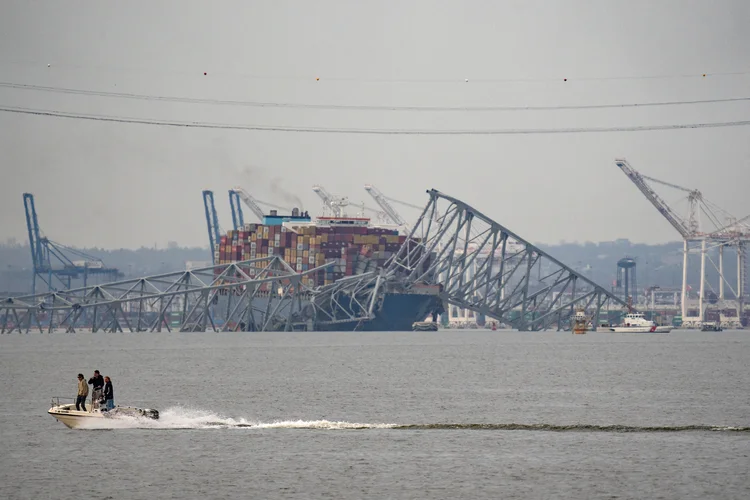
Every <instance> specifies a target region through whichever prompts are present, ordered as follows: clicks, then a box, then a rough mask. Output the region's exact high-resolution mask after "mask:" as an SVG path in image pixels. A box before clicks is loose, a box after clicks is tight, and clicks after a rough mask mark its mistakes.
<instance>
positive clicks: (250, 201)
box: [234, 186, 265, 222]
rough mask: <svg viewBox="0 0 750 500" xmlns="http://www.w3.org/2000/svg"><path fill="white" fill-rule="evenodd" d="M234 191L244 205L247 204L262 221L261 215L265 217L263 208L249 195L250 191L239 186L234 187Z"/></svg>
mask: <svg viewBox="0 0 750 500" xmlns="http://www.w3.org/2000/svg"><path fill="white" fill-rule="evenodd" d="M234 191H235V192H237V195H238V196H239V197H240V199H241V200H242V201H243V203H244V204H245V205H247V208H249V209H250V211H252V212H253V213H254V214H255V216H256V217H257V218H258V220H260V221H261V222H263V217H265V214H264V213H263V210H262V209H261V208H260V207H259V206H258V203H257V202H256V201H255V199H254V198H253V197H252V196H250V193H248V192H247V191H245V189H244V188H241V187H239V186H238V187H235V188H234Z"/></svg>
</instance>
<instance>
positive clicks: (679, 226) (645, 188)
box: [615, 158, 695, 239]
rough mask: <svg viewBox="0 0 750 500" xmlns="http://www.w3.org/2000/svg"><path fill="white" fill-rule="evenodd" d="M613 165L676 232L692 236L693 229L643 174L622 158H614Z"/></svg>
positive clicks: (688, 236) (686, 237)
mask: <svg viewBox="0 0 750 500" xmlns="http://www.w3.org/2000/svg"><path fill="white" fill-rule="evenodd" d="M615 165H617V166H618V167H619V168H620V170H622V172H623V173H624V174H625V175H627V176H628V178H629V179H630V180H631V181H632V182H633V184H635V186H636V187H637V188H638V189H639V190H640V191H641V193H643V195H644V196H645V197H646V198H647V199H648V201H650V202H651V204H652V205H654V206H655V207H656V209H657V210H658V211H659V213H661V214H662V215H663V216H664V218H665V219H667V221H668V222H669V223H670V224H671V225H672V227H674V228H675V229H676V230H677V232H679V233H680V235H682V237H683V238H685V239H688V238H690V237H691V236H694V233H695V230H694V229H693V230H691V228H690V227H688V225H687V224H685V221H684V220H683V219H682V218H681V217H680V216H678V215H677V214H676V213H674V211H673V210H672V209H671V208H669V205H667V204H666V202H665V201H664V200H662V199H661V198H660V197H659V195H657V194H656V192H655V191H654V190H653V189H651V187H650V186H649V185H648V183H647V182H646V181H645V179H644V176H643V175H641V174H640V173H639V172H638V171H637V170H635V169H634V168H633V167H631V166H630V164H629V163H628V162H627V160H625V159H624V158H616V159H615Z"/></svg>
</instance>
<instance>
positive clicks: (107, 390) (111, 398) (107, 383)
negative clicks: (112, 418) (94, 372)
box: [104, 375, 115, 410]
mask: <svg viewBox="0 0 750 500" xmlns="http://www.w3.org/2000/svg"><path fill="white" fill-rule="evenodd" d="M104 403H105V407H106V408H107V410H114V408H115V391H114V389H113V388H112V379H111V378H109V375H107V376H105V377H104Z"/></svg>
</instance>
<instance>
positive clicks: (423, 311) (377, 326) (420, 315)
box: [316, 293, 442, 332]
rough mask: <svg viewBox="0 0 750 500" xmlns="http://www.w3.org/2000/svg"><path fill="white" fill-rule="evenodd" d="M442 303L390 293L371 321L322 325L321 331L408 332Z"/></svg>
mask: <svg viewBox="0 0 750 500" xmlns="http://www.w3.org/2000/svg"><path fill="white" fill-rule="evenodd" d="M441 305H442V301H441V300H440V299H439V298H438V297H437V296H434V295H422V294H402V293H389V294H386V295H385V298H384V300H383V307H382V308H381V309H380V310H379V311H377V312H376V313H375V318H373V319H372V320H370V321H362V322H360V321H346V322H341V323H330V324H321V325H319V326H318V327H316V329H317V330H321V331H337V332H338V331H348V332H351V331H363V332H407V331H409V332H410V331H412V330H413V328H412V327H413V325H414V323H416V322H419V321H424V320H425V318H427V317H428V316H430V315H431V314H432V312H433V311H436V310H439V308H440V307H441Z"/></svg>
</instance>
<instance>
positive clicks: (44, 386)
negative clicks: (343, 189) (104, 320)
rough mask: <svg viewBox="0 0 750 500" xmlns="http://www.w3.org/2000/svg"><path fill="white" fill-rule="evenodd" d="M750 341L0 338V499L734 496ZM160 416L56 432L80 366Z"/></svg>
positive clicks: (743, 454) (749, 444)
mask: <svg viewBox="0 0 750 500" xmlns="http://www.w3.org/2000/svg"><path fill="white" fill-rule="evenodd" d="M748 361H750V333H748V332H729V331H725V332H720V333H707V332H695V331H673V332H672V333H670V334H652V335H648V334H640V335H639V334H614V333H604V332H602V333H589V334H587V335H580V336H574V335H571V334H570V333H553V332H544V333H520V332H488V331H440V332H419V333H332V332H330V333H329V332H326V333H267V334H266V333H263V334H256V333H244V334H223V333H222V334H214V333H182V334H169V333H161V334H152V333H148V334H147V333H138V334H134V333H125V334H101V333H99V334H91V333H77V334H65V333H56V334H52V335H49V334H43V335H42V334H39V333H33V334H24V335H19V334H17V333H16V334H12V335H2V336H0V367H1V368H0V369H1V371H2V378H1V379H0V387H2V391H1V392H0V441H1V442H2V453H0V498H8V499H15V498H19V499H20V498H24V499H25V498H34V499H41V498H69V497H71V496H77V495H81V496H85V497H88V498H96V499H106V498H112V499H115V498H116V499H153V498H175V499H177V498H212V499H214V498H215V499H223V498H639V499H642V498H661V499H672V498H674V499H685V498H696V499H698V498H722V499H725V498H738V499H740V498H742V499H746V498H750V479H748V470H750V395H749V393H748V387H749V386H750V370H748V368H747V367H748ZM94 369H99V370H100V371H101V372H102V374H103V375H109V376H110V377H111V378H112V380H113V383H114V388H115V400H116V401H115V402H116V403H118V404H123V405H137V406H146V407H153V408H157V409H159V410H160V411H161V418H160V420H158V421H139V420H135V419H133V420H125V421H117V422H114V421H108V422H106V423H103V424H102V425H99V426H93V427H92V428H89V429H79V430H71V429H68V428H67V427H65V426H64V425H63V424H61V423H59V422H57V421H56V420H55V419H54V418H52V417H51V416H49V415H48V414H47V413H46V410H47V409H48V407H49V401H50V398H51V397H53V396H64V397H74V396H75V390H76V374H78V373H79V372H81V373H83V374H84V375H85V376H86V377H89V376H91V374H92V372H93V370H94Z"/></svg>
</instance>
